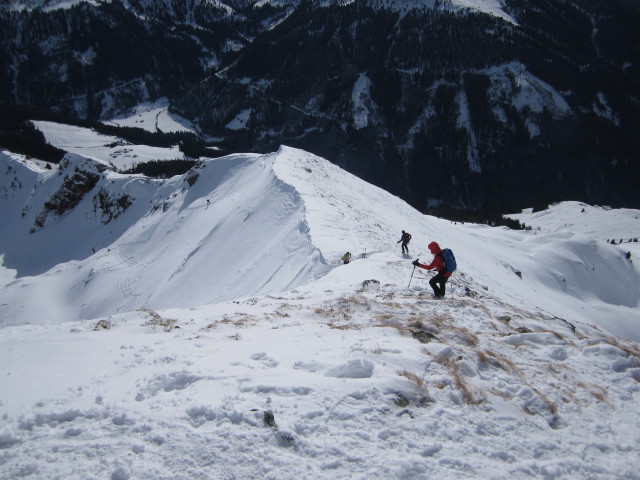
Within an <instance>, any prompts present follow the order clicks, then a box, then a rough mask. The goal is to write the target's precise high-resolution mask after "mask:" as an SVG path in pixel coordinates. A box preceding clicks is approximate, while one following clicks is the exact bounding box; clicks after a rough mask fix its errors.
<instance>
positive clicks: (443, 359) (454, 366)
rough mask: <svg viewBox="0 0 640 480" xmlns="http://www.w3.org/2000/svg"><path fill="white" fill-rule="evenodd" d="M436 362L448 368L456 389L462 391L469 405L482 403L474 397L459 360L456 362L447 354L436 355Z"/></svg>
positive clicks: (463, 398)
mask: <svg viewBox="0 0 640 480" xmlns="http://www.w3.org/2000/svg"><path fill="white" fill-rule="evenodd" d="M436 362H438V363H439V364H440V365H442V366H443V367H444V368H445V370H447V373H449V375H451V378H452V379H453V384H454V386H455V387H456V389H458V391H460V393H461V394H462V400H463V401H464V403H466V404H469V405H475V404H478V403H480V402H479V401H478V400H476V398H475V397H474V395H473V392H472V391H471V388H470V387H469V384H468V383H467V381H466V380H465V379H464V377H463V375H462V373H461V372H460V366H459V365H458V363H457V362H455V361H454V360H453V359H452V358H451V357H450V356H449V355H447V354H441V355H438V356H437V357H436Z"/></svg>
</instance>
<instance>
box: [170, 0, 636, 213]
mask: <svg viewBox="0 0 640 480" xmlns="http://www.w3.org/2000/svg"><path fill="white" fill-rule="evenodd" d="M509 5H510V8H509V11H510V12H511V13H512V15H513V17H514V18H516V19H517V22H518V23H517V24H512V23H509V22H506V21H504V20H503V19H501V18H497V17H494V16H490V15H485V14H481V13H471V12H465V13H460V12H451V11H447V10H437V9H436V10H433V9H425V10H423V11H418V10H414V11H411V12H409V13H407V14H401V13H399V12H393V11H389V10H380V9H372V8H367V7H366V6H364V5H362V3H354V4H351V5H348V6H340V7H338V6H334V7H330V8H322V9H314V8H309V9H307V10H303V9H299V10H298V11H297V12H296V15H293V16H291V17H289V18H288V19H287V21H286V22H284V23H283V24H281V25H280V26H279V27H278V28H277V29H274V30H272V31H270V32H267V33H265V34H263V35H262V36H260V37H259V38H257V39H256V41H255V42H253V43H252V44H251V45H250V46H249V47H247V48H246V49H244V50H243V51H242V52H241V54H240V56H239V59H238V60H237V61H235V62H234V63H233V65H231V66H230V67H229V68H228V69H226V70H224V71H223V72H222V73H221V74H219V75H217V76H211V77H210V78H209V79H208V80H207V81H205V82H203V83H201V84H199V85H198V86H197V87H196V88H194V89H192V90H191V91H190V92H188V93H187V94H186V95H185V96H183V97H182V98H181V99H179V100H178V101H177V102H176V106H177V108H178V110H179V111H180V112H181V113H182V114H183V115H186V116H189V117H191V118H195V119H197V120H198V122H199V124H200V125H201V127H202V128H203V129H204V130H205V131H208V132H211V133H213V132H218V131H221V130H224V128H225V125H227V124H228V122H230V121H231V120H232V119H233V118H234V116H236V115H238V113H239V112H243V111H244V112H245V117H246V128H243V129H240V130H237V131H236V134H235V138H236V141H237V143H238V144H239V145H241V146H242V147H241V148H267V149H270V148H273V146H274V144H277V143H287V144H292V145H295V146H297V147H300V148H304V149H307V150H310V151H313V152H317V153H318V154H320V155H324V156H326V157H327V158H331V159H333V160H334V161H336V162H337V163H339V164H340V165H341V166H342V167H344V168H345V169H347V170H349V171H351V172H355V173H356V174H357V175H359V176H360V177H362V178H365V179H367V180H369V181H371V182H373V183H375V184H378V185H382V186H384V187H385V188H386V189H388V190H390V191H392V192H394V193H396V194H398V195H400V196H403V197H404V198H407V199H409V200H410V201H411V203H412V204H414V205H415V206H417V207H418V208H422V207H424V206H426V205H429V204H438V203H439V202H444V203H446V204H449V205H455V206H460V207H478V206H487V205H507V204H509V203H511V202H516V203H518V202H524V203H529V204H532V203H535V202H537V201H543V200H550V199H554V198H556V199H557V198H560V197H562V198H581V199H585V200H589V201H591V202H593V203H599V202H605V203H606V202H611V203H617V204H632V205H637V204H638V201H639V199H638V195H637V193H636V192H635V187H634V184H635V183H637V181H638V180H639V175H638V174H639V166H638V161H637V159H638V155H637V151H638V147H639V145H638V140H637V136H636V135H635V133H634V132H635V131H637V129H638V127H639V126H640V125H639V119H640V115H638V110H639V108H640V103H639V102H640V98H639V97H638V93H639V92H640V81H639V80H640V76H639V70H638V68H639V67H638V62H637V60H638V58H639V55H638V54H639V52H638V46H639V45H640V39H639V38H638V33H637V30H636V31H634V29H633V26H632V23H633V22H638V21H640V17H639V16H638V15H636V14H635V13H632V12H631V11H628V12H627V14H623V9H621V8H619V7H618V6H616V5H615V4H612V3H604V2H581V5H580V7H578V6H577V5H572V4H570V3H568V2H557V1H547V2H536V8H535V9H534V8H532V7H531V6H530V4H529V2H526V1H524V2H523V1H516V2H510V3H509ZM227 138H228V137H227Z"/></svg>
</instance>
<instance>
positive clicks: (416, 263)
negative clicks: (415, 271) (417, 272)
mask: <svg viewBox="0 0 640 480" xmlns="http://www.w3.org/2000/svg"><path fill="white" fill-rule="evenodd" d="M412 263H413V264H414V265H415V266H416V267H419V266H420V262H418V259H417V258H416V259H415V260H414V261H413V262H412Z"/></svg>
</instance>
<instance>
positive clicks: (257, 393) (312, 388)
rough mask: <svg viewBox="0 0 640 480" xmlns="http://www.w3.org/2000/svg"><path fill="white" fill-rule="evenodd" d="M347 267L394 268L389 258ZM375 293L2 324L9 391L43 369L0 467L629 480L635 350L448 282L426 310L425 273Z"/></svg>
mask: <svg viewBox="0 0 640 480" xmlns="http://www.w3.org/2000/svg"><path fill="white" fill-rule="evenodd" d="M355 263H362V264H364V263H369V264H372V265H370V267H372V270H374V271H375V270H377V271H378V272H379V273H380V274H383V272H384V270H386V269H388V270H389V274H390V275H389V276H398V277H399V276H405V275H404V274H406V271H407V268H406V265H405V263H406V262H404V261H402V260H399V259H397V257H394V256H393V255H391V254H379V255H374V256H373V257H372V258H368V259H365V260H358V261H357V262H355ZM352 266H355V265H348V266H344V267H340V268H341V269H348V268H350V267H352ZM378 276H379V275H378ZM380 278H382V277H380ZM389 280H390V279H389V278H383V279H382V281H381V287H380V289H379V290H378V291H375V292H372V291H360V289H352V288H351V286H349V285H335V284H334V290H333V291H328V290H329V289H328V288H327V287H328V285H326V284H325V285H323V284H322V283H323V282H322V281H320V282H319V284H318V285H316V284H314V285H311V286H309V287H306V288H300V289H299V290H298V291H297V292H290V293H287V294H282V295H280V296H267V297H259V298H258V297H256V298H244V299H238V300H236V301H232V302H225V303H222V304H218V305H215V306H211V307H202V308H198V309H192V310H170V311H166V312H160V313H157V314H156V315H155V316H154V315H151V314H150V313H148V312H145V311H138V312H132V313H128V314H122V315H117V316H113V317H110V318H108V319H105V320H106V321H107V322H108V323H109V324H110V326H109V328H106V329H105V328H100V327H99V326H98V327H97V322H88V321H85V322H74V323H71V324H64V325H56V326H45V327H33V326H22V327H9V328H6V329H4V333H5V335H3V343H4V345H3V348H2V352H5V353H3V354H2V357H4V358H2V360H3V361H2V363H1V364H2V365H7V364H8V362H6V360H7V358H6V355H7V353H6V352H7V351H9V352H11V353H10V354H9V355H11V356H12V360H13V361H12V362H11V363H12V364H13V365H23V368H24V371H22V372H21V371H16V370H15V369H12V372H11V375H7V372H1V371H0V374H2V375H3V378H8V379H9V381H8V383H7V384H6V386H7V387H8V391H20V390H22V389H21V388H20V387H19V385H17V384H14V383H13V382H15V383H18V382H20V381H21V380H24V378H25V377H27V376H28V374H29V371H31V369H33V368H34V367H35V364H39V363H40V362H41V361H42V360H43V359H42V358H41V357H39V356H38V355H34V353H35V350H40V351H41V352H47V355H48V356H49V358H48V363H49V365H50V367H49V371H48V372H47V373H48V375H46V376H43V377H42V380H41V381H43V382H44V383H45V384H46V386H47V388H45V389H43V390H40V391H35V392H33V393H32V394H30V395H29V396H28V397H25V393H26V392H24V391H23V392H22V393H21V395H20V397H21V398H20V399H16V402H18V401H19V403H18V404H12V402H7V401H6V400H5V401H3V408H4V409H5V411H6V412H11V413H5V420H6V425H7V427H8V428H7V429H5V431H4V433H3V445H6V447H4V448H3V449H4V452H3V456H4V460H5V463H4V465H3V468H5V469H6V471H7V472H9V473H10V474H11V475H13V476H14V478H20V477H21V476H27V475H26V473H28V472H31V474H34V475H36V476H38V477H42V478H55V477H56V476H62V475H65V476H66V477H67V478H104V476H109V475H110V476H111V478H185V479H186V478H282V477H285V478H299V477H300V476H302V477H308V476H311V475H313V474H314V472H315V473H316V474H317V473H318V472H319V474H321V475H323V476H326V477H328V478H347V477H350V478H365V477H369V478H371V477H373V478H431V475H433V474H434V473H437V474H438V475H439V476H444V477H445V478H460V477H467V478H486V477H487V476H491V478H514V477H515V478H536V477H538V476H550V477H557V478H563V477H565V476H582V475H585V476H589V475H600V476H602V477H603V478H615V477H614V476H615V475H625V474H626V475H627V476H628V477H629V478H632V476H633V470H632V466H633V462H632V461H630V460H631V459H630V457H629V455H630V452H633V451H634V450H636V449H637V437H636V439H635V440H634V436H633V432H634V431H636V432H637V430H636V429H637V425H638V413H637V409H635V408H633V405H634V399H633V395H634V393H635V394H637V391H638V384H637V381H633V376H634V375H635V377H636V378H637V377H638V372H640V368H639V365H638V363H637V358H638V357H639V356H640V355H639V354H640V352H638V349H637V346H636V345H634V344H630V343H628V342H622V341H620V340H615V339H613V338H611V337H609V336H607V335H604V334H602V333H601V332H597V331H595V332H594V331H589V330H587V331H583V330H581V329H576V330H575V331H574V329H573V327H572V325H569V324H566V323H565V322H562V321H559V320H557V319H555V320H554V319H551V318H548V317H546V318H545V317H544V316H543V315H540V314H537V315H535V314H534V315H532V314H531V313H530V312H526V311H522V310H518V309H513V308H512V307H510V306H508V305H505V304H504V303H503V302H502V301H500V300H499V299H496V298H493V297H491V296H489V295H487V294H486V293H483V290H484V289H482V288H478V287H477V286H474V285H473V284H472V283H464V284H463V283H462V282H455V281H452V285H451V287H452V290H453V291H454V292H456V293H454V294H453V295H451V296H450V297H449V298H447V299H446V300H444V301H439V300H434V299H432V298H431V295H430V293H427V291H426V290H425V280H426V279H425V278H417V279H414V280H415V282H416V283H415V286H414V287H413V288H412V289H411V290H408V289H407V288H406V286H404V285H397V284H396V283H393V282H392V281H389ZM336 287H337V288H336ZM465 287H466V288H469V291H470V292H471V294H470V295H467V293H468V291H467V290H466V288H465ZM474 287H475V288H474ZM426 288H427V289H428V286H426ZM320 291H322V292H325V297H323V296H322V295H321V293H320ZM458 292H464V294H459V293H458ZM319 300H321V301H319ZM153 313H155V312H153ZM158 319H164V320H165V321H168V320H171V319H173V320H175V324H174V327H175V326H177V327H179V328H173V329H171V330H170V331H168V332H165V329H164V328H163V327H162V325H154V324H155V323H158ZM160 323H161V322H160ZM165 323H167V322H165ZM168 323H171V322H168ZM94 328H96V330H94ZM25 330H31V334H30V335H29V337H30V342H29V343H25V342H23V343H22V344H21V343H20V342H19V341H17V340H19V338H20V337H23V338H24V336H25ZM426 334H428V335H426ZM38 338H39V339H40V340H37V339H38ZM429 338H430V341H428V343H422V342H421V341H420V339H422V340H423V341H426V340H427V339H429ZM48 345H49V346H54V345H57V346H59V347H58V348H56V349H52V348H49V347H48ZM72 345H83V351H79V350H78V349H77V347H72ZM8 346H10V347H9V348H6V347H8ZM66 346H69V347H71V348H70V349H67V348H65V347H66ZM88 352H93V353H92V354H90V353H88ZM79 354H82V358H83V359H84V360H85V362H83V364H82V365H77V360H78V355H79ZM634 358H635V359H636V361H635V362H634V360H633V359H634ZM54 365H55V366H57V367H58V368H54ZM5 368H6V367H5ZM68 372H72V375H71V376H69V374H68ZM44 379H46V381H45V380H44ZM602 385H607V388H604V387H602ZM47 392H48V394H47ZM29 397H30V398H29ZM25 400H26V401H27V404H30V403H31V402H33V405H34V406H33V407H31V408H32V409H33V410H32V411H31V412H28V411H27V413H26V414H25V412H24V410H23V408H22V407H23V406H24V402H25ZM267 411H271V412H273V415H274V420H275V423H276V424H277V429H276V428H272V427H269V426H268V425H266V424H265V422H264V415H265V412H267ZM620 411H624V412H625V415H624V417H622V416H620V415H619V414H618V412H620ZM19 412H22V413H19ZM625 431H628V432H629V433H631V435H628V436H624V437H622V436H620V435H619V434H620V433H621V432H625ZM636 451H637V450H636ZM586 452H589V454H588V455H585V453H586ZM624 465H629V467H628V469H626V468H625V466H624ZM87 472H91V473H90V474H88V475H87ZM92 475H93V476H92Z"/></svg>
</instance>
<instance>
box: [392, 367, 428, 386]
mask: <svg viewBox="0 0 640 480" xmlns="http://www.w3.org/2000/svg"><path fill="white" fill-rule="evenodd" d="M398 375H400V376H401V377H404V378H406V379H407V380H411V381H412V382H413V383H415V384H416V386H417V387H418V388H419V389H420V390H426V388H427V386H426V384H425V383H424V380H422V379H421V378H420V377H419V376H418V375H416V374H415V373H413V372H410V371H408V370H400V371H399V372H398Z"/></svg>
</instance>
